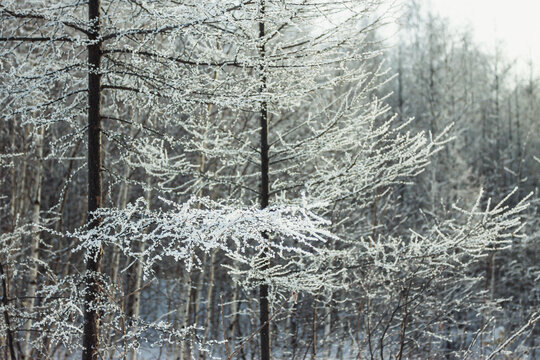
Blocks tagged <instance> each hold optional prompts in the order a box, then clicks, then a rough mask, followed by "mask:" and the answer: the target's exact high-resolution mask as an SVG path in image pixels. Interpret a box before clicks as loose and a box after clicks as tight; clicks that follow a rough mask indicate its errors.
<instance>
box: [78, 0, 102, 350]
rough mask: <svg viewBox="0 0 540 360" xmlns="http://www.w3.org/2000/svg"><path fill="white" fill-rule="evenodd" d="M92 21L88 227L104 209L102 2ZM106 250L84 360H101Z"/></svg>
mask: <svg viewBox="0 0 540 360" xmlns="http://www.w3.org/2000/svg"><path fill="white" fill-rule="evenodd" d="M88 18H89V20H90V22H91V23H92V26H91V28H90V34H89V40H90V41H91V43H90V45H88V71H89V72H88V214H89V215H88V219H87V221H88V228H89V229H93V228H95V227H97V226H98V225H99V222H100V219H99V218H98V217H96V216H95V215H94V214H93V212H94V211H96V210H98V209H99V208H100V207H101V201H102V199H101V196H102V185H101V113H100V112H101V89H100V88H101V75H100V74H99V72H100V65H101V41H100V40H99V32H100V23H99V21H100V0H89V3H88ZM102 255H103V249H102V248H101V246H100V247H99V248H96V249H93V251H91V252H90V257H89V258H88V259H87V263H86V274H85V278H86V279H85V283H86V289H85V290H86V292H85V299H84V330H83V352H82V359H83V360H98V345H99V314H98V310H97V306H96V305H97V304H96V300H98V298H99V296H98V295H99V292H100V284H99V272H100V270H101V258H102Z"/></svg>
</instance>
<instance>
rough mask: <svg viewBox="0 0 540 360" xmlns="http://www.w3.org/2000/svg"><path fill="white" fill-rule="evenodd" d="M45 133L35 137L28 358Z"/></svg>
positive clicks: (34, 292) (27, 335)
mask: <svg viewBox="0 0 540 360" xmlns="http://www.w3.org/2000/svg"><path fill="white" fill-rule="evenodd" d="M44 135H45V127H42V128H41V129H40V132H39V134H38V135H37V137H36V146H37V154H36V156H37V164H36V173H35V177H34V189H33V191H32V224H33V229H32V241H31V243H30V261H33V262H32V264H31V267H30V274H29V276H28V292H27V296H28V300H27V302H26V304H25V306H26V312H27V313H28V314H29V315H30V319H29V320H28V321H27V322H26V324H25V326H24V329H25V330H26V333H25V334H24V354H25V358H28V359H29V358H30V355H31V354H30V353H31V351H32V348H31V346H30V329H31V327H32V311H33V309H34V302H35V299H34V297H35V295H36V287H37V277H38V266H37V260H38V259H39V221H40V210H41V178H42V177H43V137H44Z"/></svg>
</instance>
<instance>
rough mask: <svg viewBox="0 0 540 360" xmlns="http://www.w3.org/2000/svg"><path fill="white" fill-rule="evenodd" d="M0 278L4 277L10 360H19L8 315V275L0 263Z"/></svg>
mask: <svg viewBox="0 0 540 360" xmlns="http://www.w3.org/2000/svg"><path fill="white" fill-rule="evenodd" d="M0 276H2V293H3V295H2V305H4V322H5V323H6V338H7V346H8V349H9V358H10V360H17V356H16V355H15V346H14V341H13V332H12V330H11V321H10V318H9V313H8V306H9V300H8V286H7V280H6V279H7V274H6V273H5V272H4V265H3V264H1V263H0Z"/></svg>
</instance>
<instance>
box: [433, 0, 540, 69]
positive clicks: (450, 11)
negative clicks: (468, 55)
mask: <svg viewBox="0 0 540 360" xmlns="http://www.w3.org/2000/svg"><path fill="white" fill-rule="evenodd" d="M424 1H426V2H431V6H432V9H433V10H434V12H438V13H439V14H441V15H444V16H447V17H449V18H450V19H451V22H452V23H454V24H455V25H456V26H459V25H465V24H468V23H469V24H470V25H471V26H472V27H473V29H474V33H475V38H476V40H477V41H478V42H479V43H482V45H483V46H485V48H486V49H491V50H492V49H494V48H495V43H496V41H497V40H502V41H503V44H504V47H503V48H504V49H506V50H507V55H508V57H509V58H517V59H519V60H520V62H521V64H520V65H521V66H523V65H524V64H525V63H527V62H528V61H529V60H531V59H532V60H533V63H535V64H538V65H536V68H537V69H538V67H539V66H540V0H424Z"/></svg>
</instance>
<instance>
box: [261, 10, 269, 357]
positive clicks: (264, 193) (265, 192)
mask: <svg viewBox="0 0 540 360" xmlns="http://www.w3.org/2000/svg"><path fill="white" fill-rule="evenodd" d="M264 7H265V4H264V0H262V1H261V10H260V15H261V22H260V23H259V40H260V41H261V44H260V48H259V53H260V58H261V61H263V63H262V64H261V65H260V72H261V93H263V92H265V91H266V74H265V71H266V69H265V66H264V58H265V55H266V49H265V44H264V39H263V38H264V35H265V29H264V22H262V18H263V17H264V12H265V9H264ZM260 126H261V139H260V140H261V144H260V151H261V193H260V205H261V209H264V208H266V207H267V206H268V202H269V198H270V187H269V174H268V172H269V169H268V166H269V160H268V104H267V102H266V101H263V102H262V104H261V112H260ZM263 236H265V237H268V234H266V233H265V234H263ZM262 256H266V254H265V253H263V254H262ZM259 301H260V304H259V306H260V309H259V319H260V322H261V326H262V328H261V360H270V324H269V304H268V285H266V284H262V285H261V286H260V287H259Z"/></svg>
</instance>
